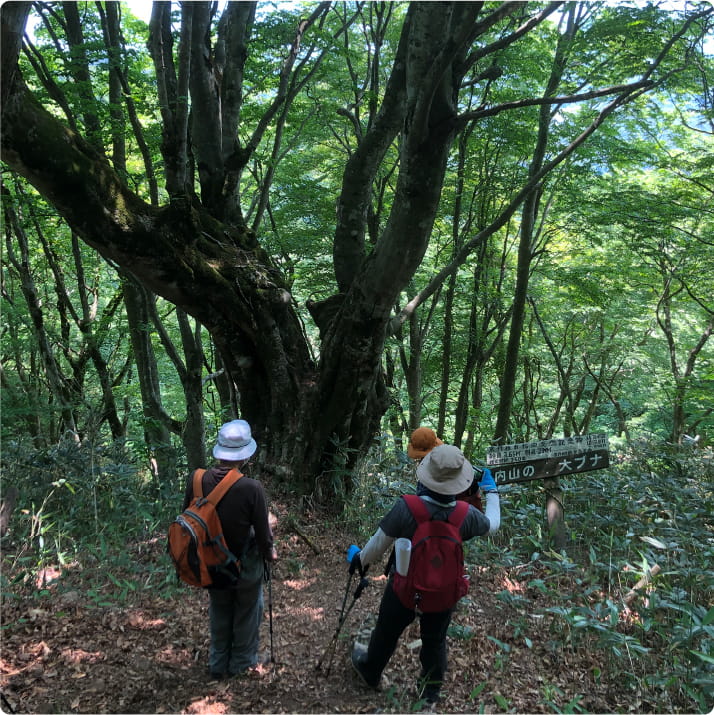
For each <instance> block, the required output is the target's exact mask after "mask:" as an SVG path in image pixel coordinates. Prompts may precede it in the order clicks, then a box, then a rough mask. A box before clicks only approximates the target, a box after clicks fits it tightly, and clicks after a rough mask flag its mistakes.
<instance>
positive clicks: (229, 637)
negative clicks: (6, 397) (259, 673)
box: [208, 559, 263, 675]
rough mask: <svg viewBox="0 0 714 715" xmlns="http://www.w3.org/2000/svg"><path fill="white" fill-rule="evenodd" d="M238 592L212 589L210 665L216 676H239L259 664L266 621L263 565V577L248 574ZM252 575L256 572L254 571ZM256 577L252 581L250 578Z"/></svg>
mask: <svg viewBox="0 0 714 715" xmlns="http://www.w3.org/2000/svg"><path fill="white" fill-rule="evenodd" d="M246 571H249V569H246V570H244V574H245V576H246V578H245V579H244V578H241V580H240V581H239V587H238V588H235V589H209V594H210V603H209V606H208V617H209V621H210V628H211V647H210V650H209V653H208V664H209V667H210V669H211V673H212V674H213V675H225V674H229V675H237V674H238V673H243V672H244V671H246V670H247V669H248V668H250V667H251V666H253V665H256V664H257V662H258V641H259V632H260V624H261V623H262V621H263V564H262V559H260V569H259V573H260V575H259V577H258V578H257V579H255V573H246ZM252 571H255V569H253V570H252ZM250 577H252V578H250Z"/></svg>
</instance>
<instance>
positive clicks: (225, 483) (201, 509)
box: [167, 469, 243, 588]
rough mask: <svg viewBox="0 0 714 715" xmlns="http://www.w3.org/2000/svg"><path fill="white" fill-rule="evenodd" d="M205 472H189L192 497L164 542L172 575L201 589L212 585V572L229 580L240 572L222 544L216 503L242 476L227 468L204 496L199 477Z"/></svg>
mask: <svg viewBox="0 0 714 715" xmlns="http://www.w3.org/2000/svg"><path fill="white" fill-rule="evenodd" d="M205 472H206V470H205V469H197V470H196V471H195V472H194V473H193V499H192V500H191V503H190V504H189V506H188V508H187V509H186V510H185V511H183V512H182V513H181V514H179V515H178V516H177V517H176V519H175V521H174V522H173V523H172V524H171V526H169V539H168V545H167V551H168V552H169V555H170V556H171V559H172V561H173V562H174V566H175V567H176V575H177V576H178V577H179V578H180V579H181V580H182V581H184V582H185V583H187V584H189V585H190V586H200V587H202V588H205V587H206V586H211V585H212V584H213V574H215V573H216V572H221V573H224V574H226V575H227V576H229V577H230V578H232V579H237V578H238V574H239V573H240V561H239V560H238V559H237V558H236V557H235V556H234V555H233V554H232V553H231V551H230V549H229V548H228V546H227V544H226V540H225V537H224V536H223V526H222V525H221V520H220V519H219V518H218V514H217V513H216V506H217V505H218V502H219V501H220V500H221V499H222V498H223V496H224V495H225V494H226V492H227V491H228V490H229V489H230V488H231V487H232V486H233V485H234V484H235V483H236V482H237V481H238V480H239V479H240V478H241V477H242V476H243V475H242V474H241V473H240V472H239V471H238V470H236V469H231V470H230V472H228V474H226V475H225V476H224V477H223V479H221V481H220V482H218V485H217V486H216V487H215V488H214V489H213V490H212V491H211V492H210V494H209V495H208V496H206V497H204V496H203V482H202V480H203V475H204V473H205Z"/></svg>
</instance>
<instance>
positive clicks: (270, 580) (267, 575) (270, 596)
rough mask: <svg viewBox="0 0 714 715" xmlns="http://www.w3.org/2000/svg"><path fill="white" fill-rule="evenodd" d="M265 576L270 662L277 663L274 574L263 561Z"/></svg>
mask: <svg viewBox="0 0 714 715" xmlns="http://www.w3.org/2000/svg"><path fill="white" fill-rule="evenodd" d="M263 578H264V579H265V580H266V581H267V582H268V624H269V631H270V662H271V663H275V651H274V650H273V576H272V574H271V572H270V564H269V563H268V562H267V561H266V560H264V561H263Z"/></svg>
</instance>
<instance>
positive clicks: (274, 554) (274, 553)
mask: <svg viewBox="0 0 714 715" xmlns="http://www.w3.org/2000/svg"><path fill="white" fill-rule="evenodd" d="M277 560H278V552H277V551H276V549H275V547H274V546H273V548H272V549H271V550H270V561H271V563H275V562H276V561H277Z"/></svg>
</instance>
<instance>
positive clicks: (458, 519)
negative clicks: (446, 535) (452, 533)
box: [447, 500, 470, 529]
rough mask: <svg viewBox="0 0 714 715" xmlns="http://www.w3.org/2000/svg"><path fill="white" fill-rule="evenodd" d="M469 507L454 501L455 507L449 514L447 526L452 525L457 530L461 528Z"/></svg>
mask: <svg viewBox="0 0 714 715" xmlns="http://www.w3.org/2000/svg"><path fill="white" fill-rule="evenodd" d="M469 506H470V504H469V503H468V502H466V501H460V500H457V501H456V506H455V507H454V509H453V510H452V512H451V514H449V518H448V520H447V521H448V522H449V524H453V526H455V527H456V528H457V529H460V528H461V524H463V523H464V519H465V518H466V515H467V514H468V513H469Z"/></svg>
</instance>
